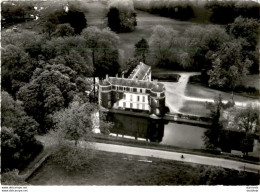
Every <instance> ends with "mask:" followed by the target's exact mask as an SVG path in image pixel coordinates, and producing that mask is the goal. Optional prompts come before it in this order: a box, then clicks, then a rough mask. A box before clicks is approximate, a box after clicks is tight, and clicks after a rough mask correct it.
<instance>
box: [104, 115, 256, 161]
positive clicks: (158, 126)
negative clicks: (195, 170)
mask: <svg viewBox="0 0 260 192" xmlns="http://www.w3.org/2000/svg"><path fill="white" fill-rule="evenodd" d="M108 120H109V121H112V122H113V123H114V127H113V128H112V129H111V130H110V132H111V133H112V134H113V135H114V136H119V137H125V138H132V139H137V140H146V141H149V142H157V143H161V144H165V145H171V146H175V147H180V148H186V149H201V148H204V145H203V140H202V136H203V135H204V132H205V131H206V130H207V129H206V128H202V127H197V126H191V125H186V124H177V123H173V122H166V121H163V120H153V119H151V118H144V117H134V116H129V115H123V114H116V113H109V114H108ZM258 145H259V142H258V141H257V140H255V144H254V148H253V152H251V153H249V155H252V156H258V155H259V147H258ZM231 153H232V154H236V153H239V154H241V151H234V150H232V151H231Z"/></svg>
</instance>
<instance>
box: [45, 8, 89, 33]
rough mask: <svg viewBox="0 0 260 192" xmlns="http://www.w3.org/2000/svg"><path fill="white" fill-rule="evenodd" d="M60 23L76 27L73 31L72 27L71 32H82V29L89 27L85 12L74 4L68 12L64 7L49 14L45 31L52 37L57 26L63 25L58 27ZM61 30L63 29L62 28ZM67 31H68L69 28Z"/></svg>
mask: <svg viewBox="0 0 260 192" xmlns="http://www.w3.org/2000/svg"><path fill="white" fill-rule="evenodd" d="M59 24H69V25H70V26H71V27H72V28H73V29H74V30H73V31H72V30H71V29H70V33H71V34H74V33H75V34H80V33H81V31H82V30H83V29H84V28H86V27H87V20H86V18H85V14H84V12H82V11H81V10H79V9H78V8H76V7H74V6H70V7H69V10H68V11H67V12H66V11H65V10H63V9H62V10H58V11H56V12H55V13H53V14H51V15H49V16H48V18H47V21H46V23H45V31H46V32H47V33H48V36H49V37H51V35H52V33H53V32H55V30H56V29H57V28H61V26H60V27H57V26H58V25H59ZM62 26H63V28H64V27H65V26H64V25H62ZM67 28H68V27H67ZM59 30H60V31H61V30H62V28H61V29H59ZM66 31H68V29H67V30H66ZM63 33H64V32H63ZM63 33H62V34H63Z"/></svg>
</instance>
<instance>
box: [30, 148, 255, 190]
mask: <svg viewBox="0 0 260 192" xmlns="http://www.w3.org/2000/svg"><path fill="white" fill-rule="evenodd" d="M53 158H55V157H51V158H50V159H49V160H48V161H47V162H46V163H45V164H44V165H43V166H42V167H41V168H40V169H39V170H38V171H36V173H35V174H34V175H33V176H32V177H31V178H30V179H29V180H28V183H29V184H31V185H206V184H207V185H216V184H223V185H246V184H247V185H250V184H251V185H256V184H258V179H257V176H256V174H251V173H244V172H240V173H239V172H238V171H234V170H228V169H222V168H218V167H210V166H203V165H197V164H192V163H183V162H178V161H169V160H161V159H157V158H146V157H140V156H132V155H123V154H117V153H108V152H95V155H94V157H93V158H91V159H89V161H88V162H87V163H86V165H85V166H84V169H83V170H80V171H72V172H68V171H67V170H65V169H63V168H62V167H61V166H59V165H57V164H56V163H54V161H53Z"/></svg>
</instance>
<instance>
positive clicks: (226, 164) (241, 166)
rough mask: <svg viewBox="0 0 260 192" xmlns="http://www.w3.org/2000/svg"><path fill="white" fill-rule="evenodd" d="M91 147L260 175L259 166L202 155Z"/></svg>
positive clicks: (120, 147) (109, 145) (123, 147)
mask: <svg viewBox="0 0 260 192" xmlns="http://www.w3.org/2000/svg"><path fill="white" fill-rule="evenodd" d="M80 145H81V146H84V145H86V143H85V142H80ZM91 147H94V148H95V149H96V150H100V151H106V152H113V153H122V154H128V155H138V156H143V157H155V158H161V159H168V160H175V161H183V162H188V163H196V164H202V165H210V166H217V167H223V168H229V169H235V170H238V171H247V172H254V173H258V172H259V171H260V166H259V165H255V164H250V163H243V162H239V161H234V160H228V159H221V158H213V157H206V156H200V155H191V154H185V153H178V152H171V151H162V150H156V149H146V148H140V147H130V146H123V145H115V144H105V143H93V142H92V143H91ZM181 155H183V156H184V158H181Z"/></svg>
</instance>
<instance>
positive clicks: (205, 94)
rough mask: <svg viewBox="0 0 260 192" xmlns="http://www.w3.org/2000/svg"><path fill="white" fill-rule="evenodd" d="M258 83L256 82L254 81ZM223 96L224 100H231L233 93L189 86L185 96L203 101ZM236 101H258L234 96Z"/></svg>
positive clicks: (195, 85)
mask: <svg viewBox="0 0 260 192" xmlns="http://www.w3.org/2000/svg"><path fill="white" fill-rule="evenodd" d="M254 81H255V82H256V80H254ZM219 94H221V96H222V99H223V100H230V99H231V93H227V92H223V91H219V90H216V89H210V88H208V87H205V86H202V85H198V84H187V87H186V90H185V95H186V96H190V97H197V98H203V99H214V98H215V97H217V96H218V95H219ZM234 100H235V101H238V102H255V101H257V99H251V98H248V97H243V96H239V95H236V94H234Z"/></svg>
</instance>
